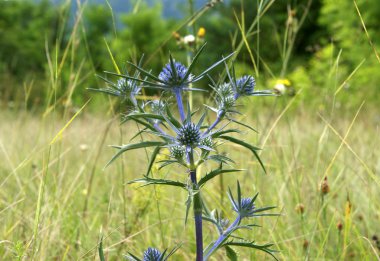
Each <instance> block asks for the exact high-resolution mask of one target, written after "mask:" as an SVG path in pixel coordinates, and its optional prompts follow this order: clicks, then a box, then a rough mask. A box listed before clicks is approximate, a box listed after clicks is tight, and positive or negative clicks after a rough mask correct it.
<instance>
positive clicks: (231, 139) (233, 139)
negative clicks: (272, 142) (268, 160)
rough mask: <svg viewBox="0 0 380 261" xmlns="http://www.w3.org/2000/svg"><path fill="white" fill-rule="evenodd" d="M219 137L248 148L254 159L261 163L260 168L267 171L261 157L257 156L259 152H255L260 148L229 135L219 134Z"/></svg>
mask: <svg viewBox="0 0 380 261" xmlns="http://www.w3.org/2000/svg"><path fill="white" fill-rule="evenodd" d="M219 138H221V139H224V140H228V141H231V142H233V143H236V144H238V145H240V146H243V147H245V148H247V149H249V150H250V151H252V153H253V155H255V157H256V159H257V160H258V161H259V163H260V165H261V168H262V169H263V170H264V172H265V173H267V171H266V169H265V166H264V164H263V162H262V161H261V159H260V157H259V154H258V153H257V151H258V150H260V148H257V147H255V146H252V145H251V144H248V143H246V142H244V141H242V140H239V139H236V138H233V137H230V136H220V137H219Z"/></svg>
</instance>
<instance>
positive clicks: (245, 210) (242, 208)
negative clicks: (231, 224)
mask: <svg viewBox="0 0 380 261" xmlns="http://www.w3.org/2000/svg"><path fill="white" fill-rule="evenodd" d="M255 208H256V206H255V204H254V202H253V200H252V198H242V199H241V200H240V205H237V206H236V205H235V204H233V209H234V211H235V212H237V213H238V214H239V215H240V217H242V218H243V217H252V216H253V214H254V213H255Z"/></svg>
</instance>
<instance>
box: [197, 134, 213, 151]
mask: <svg viewBox="0 0 380 261" xmlns="http://www.w3.org/2000/svg"><path fill="white" fill-rule="evenodd" d="M199 145H201V146H206V147H209V148H212V147H213V146H214V142H213V141H212V138H211V137H210V136H208V137H206V138H204V139H202V140H201V141H200V142H199Z"/></svg>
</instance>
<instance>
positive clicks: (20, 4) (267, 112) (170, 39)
mask: <svg viewBox="0 0 380 261" xmlns="http://www.w3.org/2000/svg"><path fill="white" fill-rule="evenodd" d="M379 25H380V2H379V1H378V0H367V1H362V0H357V1H351V0H350V1H349V0H337V1H328V0H325V1H322V0H319V1H318V0H281V1H280V0H277V1H276V0H225V1H223V2H222V1H218V0H210V1H206V0H178V1H169V0H163V1H158V0H156V1H155V0H150V1H147V0H145V1H144V0H134V1H132V0H108V1H107V0H87V1H86V0H52V1H48V0H35V1H31V0H0V220H1V222H0V224H1V225H0V256H3V257H4V259H3V260H31V259H35V260H65V259H66V260H74V259H94V258H97V257H96V256H97V254H96V251H97V250H96V248H97V244H98V242H99V238H100V237H101V236H104V237H105V240H104V245H105V252H106V255H107V257H108V258H109V259H110V260H119V259H120V257H122V255H123V254H126V253H127V252H128V251H131V252H134V253H142V252H143V250H144V249H146V248H147V247H148V245H146V244H150V245H149V246H157V247H158V248H161V249H164V248H168V247H169V248H172V247H174V246H175V245H176V244H177V243H179V242H184V246H183V247H182V248H181V249H180V250H179V252H178V254H176V255H177V258H176V259H175V260H191V259H193V258H194V256H193V254H192V253H194V252H195V251H194V249H195V245H194V244H193V242H194V240H193V239H194V238H193V237H194V236H193V231H192V228H191V227H190V226H187V227H184V225H183V218H184V202H185V201H186V195H181V196H178V199H177V200H176V201H174V199H173V197H172V195H173V194H174V193H177V192H176V191H174V190H172V189H170V190H163V189H160V188H143V189H136V188H133V187H130V186H127V185H126V184H125V183H126V181H128V180H131V179H133V178H137V177H140V176H141V173H144V169H145V168H144V166H145V165H146V164H147V162H148V158H147V155H146V154H145V153H144V152H143V151H141V152H139V153H136V154H133V155H132V154H128V155H126V156H125V157H124V158H123V159H121V160H119V162H118V163H116V164H114V165H113V166H111V167H109V168H107V169H105V170H104V169H103V168H104V166H105V164H106V163H107V161H108V160H109V159H110V157H111V156H112V154H113V152H114V151H112V149H110V148H108V147H107V145H109V144H122V143H127V142H129V138H130V137H132V136H133V133H134V132H135V131H137V130H138V126H135V125H133V126H129V125H126V126H125V125H122V126H120V125H119V114H120V112H121V113H122V112H125V111H126V110H127V107H128V104H125V103H120V102H119V101H118V100H116V99H112V98H110V97H106V96H103V95H101V94H96V93H94V92H91V91H89V90H88V89H87V88H102V87H105V83H104V81H102V80H101V79H100V78H99V77H96V75H101V76H104V74H103V71H112V72H115V71H116V70H117V68H120V70H121V71H122V72H125V71H129V70H130V69H131V68H130V67H128V66H127V63H126V62H127V61H131V62H134V63H137V62H138V61H139V60H140V59H141V57H142V55H143V54H144V59H143V67H144V68H145V69H147V70H152V72H153V73H154V74H158V73H159V72H160V70H161V68H162V66H163V65H164V64H165V63H167V61H168V56H169V52H170V53H172V54H173V56H174V57H175V58H176V59H177V60H178V61H181V62H182V63H184V64H188V63H189V62H190V61H191V58H192V56H193V55H194V52H195V51H196V49H197V48H198V47H199V46H200V45H201V44H203V43H204V42H207V46H206V49H205V51H204V53H203V55H202V56H201V57H200V60H199V63H198V66H197V67H196V68H195V74H197V73H200V72H202V71H203V70H204V69H205V68H207V66H210V65H211V64H212V63H213V62H215V61H217V60H219V59H220V58H221V57H222V56H226V55H228V54H230V53H231V52H236V53H235V55H234V57H233V59H234V61H235V70H236V74H237V75H238V76H242V75H244V74H251V75H253V76H254V77H255V78H256V81H257V87H256V88H257V89H258V90H264V89H270V90H273V91H274V92H276V93H277V94H278V96H277V97H269V98H267V97H265V98H257V97H254V98H252V99H246V100H244V102H243V104H242V105H244V107H242V108H243V109H242V110H243V112H244V115H243V116H239V119H240V120H243V121H244V122H246V123H248V124H251V125H252V126H254V127H255V128H256V129H258V130H259V134H255V133H248V134H247V135H246V136H245V137H246V138H247V140H248V141H249V142H251V143H253V144H255V145H257V146H259V147H261V148H263V151H262V152H261V157H262V159H263V161H264V163H265V165H266V166H267V168H268V175H264V174H263V173H262V171H261V170H260V167H259V165H258V164H257V162H255V161H254V159H253V158H250V156H249V155H247V153H245V151H240V149H237V148H234V147H233V146H232V147H230V148H229V149H228V146H225V147H226V153H235V154H236V157H233V158H234V159H235V158H236V162H237V164H238V167H239V168H240V167H241V168H244V169H247V172H246V174H236V175H241V176H234V177H226V178H225V179H222V180H220V181H218V182H215V184H214V185H213V186H210V187H209V188H207V189H208V190H209V191H208V192H209V193H210V198H208V199H206V200H207V201H209V202H211V203H215V202H217V205H216V206H215V207H216V208H220V209H222V210H225V212H226V213H230V212H231V211H230V207H229V205H228V199H226V197H225V191H226V190H227V187H228V186H234V185H235V180H236V178H237V177H238V178H239V179H240V180H241V183H242V181H245V182H244V183H243V184H244V189H245V190H246V191H247V193H251V194H252V195H253V193H254V192H260V200H261V203H262V204H263V205H277V206H278V209H277V211H278V213H281V214H282V216H280V217H278V218H272V219H270V218H269V219H265V220H260V221H257V222H258V224H260V225H262V226H263V227H262V228H258V229H257V230H256V229H255V231H254V232H247V235H251V236H253V238H254V239H255V240H257V242H259V243H265V242H274V243H275V248H276V249H278V250H280V252H279V253H278V258H279V259H280V260H380V259H379V249H380V240H379V236H380V225H379V224H380V211H379V209H380V205H379V204H380V203H379V201H378V198H379V196H380V178H379V171H380V160H379V159H380V151H379V150H378V147H379V145H380V144H379V137H380V135H379V125H380V111H379V98H380V88H379V82H380V57H379V52H380V27H379ZM222 71H223V68H219V70H214V71H212V72H211V77H213V78H214V79H217V78H218V77H219V76H220V75H222V76H223V73H222ZM197 87H200V88H204V89H209V87H208V82H207V81H203V82H200V84H199V86H197ZM209 90H210V89H209ZM144 94H145V95H146V96H147V97H153V96H157V95H159V93H157V92H152V91H146V93H144ZM193 102H194V106H196V107H199V108H201V106H202V104H204V103H209V102H211V103H212V99H210V95H209V94H207V95H201V94H198V95H197V96H195V97H193ZM213 117H214V116H213V115H209V118H210V119H211V118H213ZM163 156H165V155H163ZM239 164H241V165H239ZM211 167H212V166H210V169H211ZM156 171H157V173H156V175H176V177H178V179H185V178H186V176H184V175H181V174H178V173H177V174H173V171H172V170H170V169H169V170H165V171H163V172H160V171H158V170H156ZM205 171H206V170H205ZM175 173H176V172H175ZM205 173H206V172H205ZM325 178H326V179H325ZM326 184H327V188H328V190H326ZM251 194H249V195H251ZM176 195H177V194H176ZM247 196H248V195H247ZM173 213H174V214H173ZM173 217H177V218H173ZM205 231H206V232H205V233H206V238H205V240H209V241H210V240H212V233H213V232H212V227H211V226H210V227H206V228H205ZM137 255H138V254H137ZM240 255H241V257H242V260H271V259H270V257H268V256H265V255H263V254H261V253H256V252H252V251H245V250H242V251H241V253H240ZM216 258H218V256H216ZM220 258H223V255H222V254H220V257H219V259H220ZM215 260H216V259H215Z"/></svg>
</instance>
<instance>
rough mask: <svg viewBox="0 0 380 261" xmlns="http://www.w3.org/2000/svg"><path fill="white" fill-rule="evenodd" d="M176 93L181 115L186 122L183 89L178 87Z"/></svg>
mask: <svg viewBox="0 0 380 261" xmlns="http://www.w3.org/2000/svg"><path fill="white" fill-rule="evenodd" d="M174 94H175V98H176V100H177V105H178V111H179V116H180V117H181V121H182V122H184V121H185V110H184V109H183V103H182V96H181V90H180V89H179V88H177V89H176V90H175V91H174Z"/></svg>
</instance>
